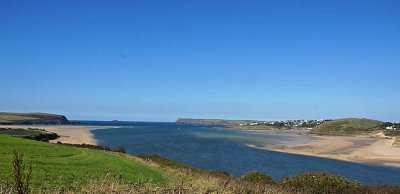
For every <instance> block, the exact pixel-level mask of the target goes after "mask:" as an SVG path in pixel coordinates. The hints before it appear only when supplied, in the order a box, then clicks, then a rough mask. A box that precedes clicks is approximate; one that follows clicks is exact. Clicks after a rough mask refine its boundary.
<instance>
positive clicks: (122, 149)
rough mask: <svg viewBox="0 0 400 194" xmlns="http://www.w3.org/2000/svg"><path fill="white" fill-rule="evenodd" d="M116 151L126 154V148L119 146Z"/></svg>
mask: <svg viewBox="0 0 400 194" xmlns="http://www.w3.org/2000/svg"><path fill="white" fill-rule="evenodd" d="M115 151H116V152H121V153H126V151H125V148H124V146H119V147H118V148H117V149H116V150H115Z"/></svg>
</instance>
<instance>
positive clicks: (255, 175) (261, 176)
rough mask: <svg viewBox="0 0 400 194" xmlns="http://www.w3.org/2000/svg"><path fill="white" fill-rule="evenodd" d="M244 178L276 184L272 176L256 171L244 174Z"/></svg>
mask: <svg viewBox="0 0 400 194" xmlns="http://www.w3.org/2000/svg"><path fill="white" fill-rule="evenodd" d="M242 180H243V181H247V182H252V183H262V184H275V181H274V179H273V178H272V177H271V176H268V175H265V174H263V173H260V172H256V171H253V172H248V173H246V174H244V175H243V176H242Z"/></svg>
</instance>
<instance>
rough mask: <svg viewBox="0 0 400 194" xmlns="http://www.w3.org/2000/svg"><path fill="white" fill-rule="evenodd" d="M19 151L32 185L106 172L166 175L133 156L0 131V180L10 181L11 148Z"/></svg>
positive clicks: (146, 178) (150, 178) (142, 177)
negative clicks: (0, 132)
mask: <svg viewBox="0 0 400 194" xmlns="http://www.w3.org/2000/svg"><path fill="white" fill-rule="evenodd" d="M14 150H15V151H17V152H18V153H21V154H23V156H24V160H25V163H26V164H31V165H32V171H33V174H32V186H33V187H35V188H44V187H51V188H54V187H61V188H71V187H76V188H78V187H79V186H81V185H83V184H84V183H85V182H86V181H87V180H89V179H93V178H97V177H99V178H101V177H104V176H106V175H108V176H111V177H121V178H122V179H123V180H124V181H126V182H139V181H140V182H150V183H154V184H160V185H162V184H164V183H166V182H167V176H166V175H165V174H164V173H162V172H160V171H159V170H156V169H154V168H151V167H148V166H145V165H144V164H142V163H140V162H138V161H136V160H135V159H131V158H127V157H123V156H120V155H118V154H115V153H110V152H105V151H97V150H89V149H83V148H75V147H69V146H65V145H57V144H50V143H44V142H38V141H33V140H27V139H22V138H16V137H11V136H6V135H0V172H1V173H0V182H6V181H7V180H8V181H9V182H10V181H11V163H12V157H13V151H14Z"/></svg>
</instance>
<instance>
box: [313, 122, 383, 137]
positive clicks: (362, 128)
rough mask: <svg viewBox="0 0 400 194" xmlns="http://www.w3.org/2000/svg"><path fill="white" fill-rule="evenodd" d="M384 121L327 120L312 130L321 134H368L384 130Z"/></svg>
mask: <svg viewBox="0 0 400 194" xmlns="http://www.w3.org/2000/svg"><path fill="white" fill-rule="evenodd" d="M383 124H384V123H383V122H381V121H377V120H371V119H358V118H346V119H337V120H333V121H328V122H325V123H323V124H321V125H319V126H317V127H315V128H313V129H312V130H311V132H312V133H316V134H321V135H366V134H370V133H372V132H376V131H378V130H383V129H384V126H383Z"/></svg>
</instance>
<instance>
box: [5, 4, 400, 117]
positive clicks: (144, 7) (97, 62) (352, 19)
mask: <svg viewBox="0 0 400 194" xmlns="http://www.w3.org/2000/svg"><path fill="white" fill-rule="evenodd" d="M399 8H400V1H398V0H392V1H390V0H382V1H376V0H359V1H351V0H343V1H342V0H335V1H320V0H315V1H314V0H313V1H311V0H309V1H300V0H287V1H266V0H251V1H242V0H201V1H187V0H171V1H165V0H158V1H154V0H145V1H144V0H143V1H135V0H131V1H127V0H121V1H110V0H83V1H82V0H80V1H78V0H57V1H54V0H48V1H46V0H41V1H30V0H29V1H21V0H1V1H0V111H11V112H51V113H59V114H64V115H66V116H67V117H68V118H69V119H83V120H113V119H117V120H129V121H133V120H135V121H174V120H175V119H176V118H179V117H192V118H223V119H259V120H280V119H334V118H346V117H362V118H372V119H379V120H385V121H395V122H400V98H399V96H400V87H399V84H400V11H399Z"/></svg>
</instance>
